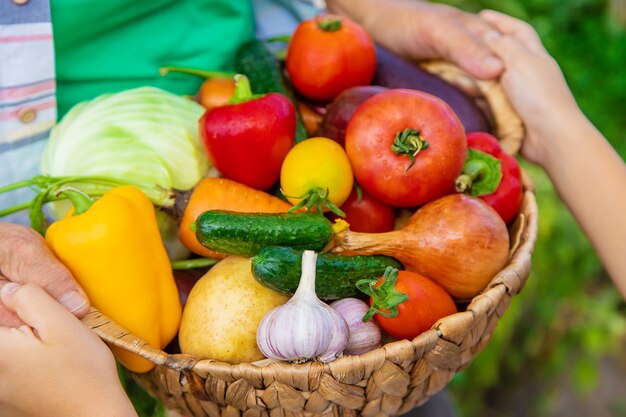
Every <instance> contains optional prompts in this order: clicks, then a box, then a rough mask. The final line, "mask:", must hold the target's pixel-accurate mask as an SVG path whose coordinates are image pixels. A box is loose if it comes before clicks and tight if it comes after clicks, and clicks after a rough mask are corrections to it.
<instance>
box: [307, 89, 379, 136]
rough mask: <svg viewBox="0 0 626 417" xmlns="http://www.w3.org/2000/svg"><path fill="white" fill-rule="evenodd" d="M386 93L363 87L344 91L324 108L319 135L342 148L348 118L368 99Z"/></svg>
mask: <svg viewBox="0 0 626 417" xmlns="http://www.w3.org/2000/svg"><path fill="white" fill-rule="evenodd" d="M384 91H387V88H385V87H379V86H376V85H363V86H358V87H351V88H348V89H346V90H344V91H343V92H342V93H341V94H339V95H338V96H337V98H335V100H333V102H332V103H330V104H329V105H328V106H327V107H326V114H325V115H324V118H323V119H322V124H321V125H320V130H319V134H320V136H324V137H326V138H330V139H332V140H334V141H335V142H337V143H338V144H340V145H341V146H344V144H345V142H346V127H348V122H349V121H350V118H351V117H352V115H353V114H354V112H355V111H356V109H358V108H359V106H360V105H361V104H363V103H364V102H365V101H366V100H367V99H368V98H370V97H372V96H375V95H376V94H378V93H382V92H384Z"/></svg>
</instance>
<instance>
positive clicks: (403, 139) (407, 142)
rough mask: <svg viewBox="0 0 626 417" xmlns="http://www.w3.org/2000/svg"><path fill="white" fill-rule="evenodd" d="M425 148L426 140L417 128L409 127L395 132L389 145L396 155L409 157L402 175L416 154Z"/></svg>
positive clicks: (410, 165)
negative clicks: (409, 159)
mask: <svg viewBox="0 0 626 417" xmlns="http://www.w3.org/2000/svg"><path fill="white" fill-rule="evenodd" d="M426 148H428V142H426V141H425V140H424V138H423V137H422V136H421V135H420V131H419V129H409V128H406V129H404V130H403V131H400V132H398V133H396V138H395V139H394V141H393V144H392V145H391V150H392V151H394V152H395V153H396V155H408V156H409V158H411V163H410V164H409V166H408V167H406V169H405V170H404V175H406V173H407V172H408V170H409V169H411V167H412V166H413V164H415V157H416V156H417V154H418V153H419V152H420V151H421V150H423V149H426Z"/></svg>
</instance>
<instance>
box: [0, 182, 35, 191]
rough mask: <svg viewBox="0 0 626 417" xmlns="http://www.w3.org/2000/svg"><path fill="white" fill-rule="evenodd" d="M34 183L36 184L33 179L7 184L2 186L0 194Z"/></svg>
mask: <svg viewBox="0 0 626 417" xmlns="http://www.w3.org/2000/svg"><path fill="white" fill-rule="evenodd" d="M32 185H34V182H33V180H32V179H30V180H25V181H20V182H16V183H13V184H9V185H5V186H4V187H0V194H2V193H6V192H9V191H13V190H17V189H19V188H24V187H30V186H32Z"/></svg>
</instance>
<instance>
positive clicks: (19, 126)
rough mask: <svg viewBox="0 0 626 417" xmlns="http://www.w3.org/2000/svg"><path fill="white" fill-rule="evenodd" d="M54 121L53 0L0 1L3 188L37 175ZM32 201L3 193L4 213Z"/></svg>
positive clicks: (0, 170)
mask: <svg viewBox="0 0 626 417" xmlns="http://www.w3.org/2000/svg"><path fill="white" fill-rule="evenodd" d="M16 3H22V4H16ZM56 117H57V113H56V82H55V72H54V46H53V39H52V25H51V23H50V5H49V0H27V1H26V2H23V1H17V2H13V1H11V0H0V187H2V186H4V185H7V184H10V183H13V182H17V181H21V180H24V179H26V178H30V177H32V176H34V175H36V174H37V173H38V172H39V161H40V159H41V153H42V151H43V148H44V146H45V141H46V139H47V138H48V135H49V132H50V129H51V128H52V127H53V126H54V124H55V122H56ZM31 197H32V195H31V194H30V191H29V190H22V191H19V192H12V193H9V194H2V195H0V210H2V209H3V208H6V207H8V206H13V205H15V204H19V203H22V202H24V201H26V200H27V199H29V198H31ZM16 219H17V220H16ZM22 219H23V216H22ZM6 220H7V218H4V219H0V221H6ZM8 220H9V221H17V222H20V223H21V222H23V221H20V220H19V219H18V218H17V217H15V216H14V217H12V218H10V219H8Z"/></svg>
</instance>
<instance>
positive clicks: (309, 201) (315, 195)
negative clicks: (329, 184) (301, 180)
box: [283, 187, 346, 217]
mask: <svg viewBox="0 0 626 417" xmlns="http://www.w3.org/2000/svg"><path fill="white" fill-rule="evenodd" d="M283 194H284V193H283ZM328 194H329V190H328V188H327V189H326V190H323V189H322V188H319V187H316V188H312V189H310V190H309V191H307V192H306V193H304V194H303V195H301V196H289V195H285V197H287V198H300V199H301V200H300V202H299V203H298V204H296V205H295V206H293V207H291V208H290V209H289V211H288V212H289V213H291V212H293V211H296V210H298V209H299V208H302V207H305V208H306V210H307V211H312V210H313V209H315V210H316V211H317V212H318V213H320V214H321V213H323V212H324V206H326V207H328V209H329V210H330V211H332V212H333V213H335V214H336V215H338V216H339V217H346V213H344V212H343V210H341V209H340V208H339V207H337V206H336V205H335V204H334V203H333V202H332V201H330V200H329V199H328Z"/></svg>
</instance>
